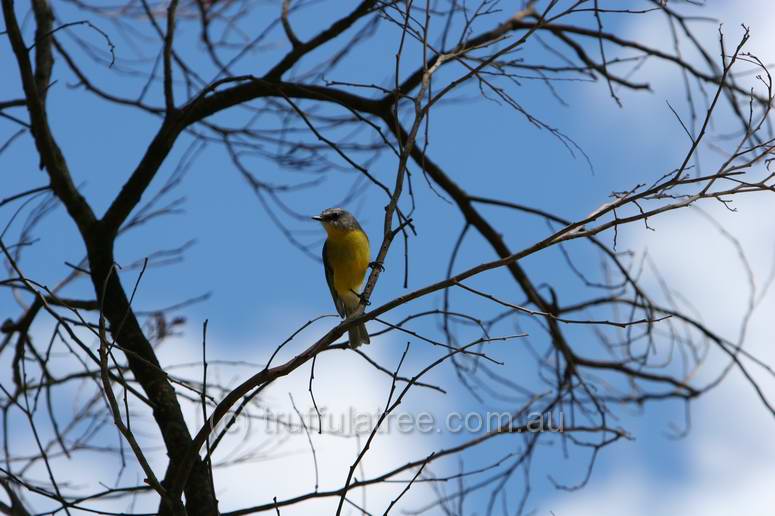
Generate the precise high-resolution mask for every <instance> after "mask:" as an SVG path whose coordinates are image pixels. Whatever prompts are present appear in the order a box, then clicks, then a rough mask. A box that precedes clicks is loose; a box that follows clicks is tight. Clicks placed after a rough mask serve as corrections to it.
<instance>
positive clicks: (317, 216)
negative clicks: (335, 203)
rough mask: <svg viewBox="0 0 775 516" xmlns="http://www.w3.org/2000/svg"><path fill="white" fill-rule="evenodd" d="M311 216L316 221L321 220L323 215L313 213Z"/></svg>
mask: <svg viewBox="0 0 775 516" xmlns="http://www.w3.org/2000/svg"><path fill="white" fill-rule="evenodd" d="M311 218H312V220H317V221H318V222H320V221H321V220H323V217H321V216H320V215H314V216H312V217H311Z"/></svg>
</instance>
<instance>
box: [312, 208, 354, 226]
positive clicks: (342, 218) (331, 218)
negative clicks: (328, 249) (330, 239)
mask: <svg viewBox="0 0 775 516" xmlns="http://www.w3.org/2000/svg"><path fill="white" fill-rule="evenodd" d="M312 218H313V219H314V220H317V221H318V222H320V223H321V224H323V226H329V227H331V228H334V229H339V230H342V231H346V230H353V229H361V225H360V224H358V221H357V220H356V219H355V217H354V216H353V214H352V213H350V212H349V211H347V210H344V209H342V208H328V209H326V210H323V211H322V212H321V213H320V215H315V216H314V217H312Z"/></svg>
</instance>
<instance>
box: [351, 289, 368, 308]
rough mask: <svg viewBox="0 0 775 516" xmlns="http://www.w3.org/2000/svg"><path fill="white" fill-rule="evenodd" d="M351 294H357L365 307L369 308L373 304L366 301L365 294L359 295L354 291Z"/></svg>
mask: <svg viewBox="0 0 775 516" xmlns="http://www.w3.org/2000/svg"><path fill="white" fill-rule="evenodd" d="M350 292H352V293H353V294H355V295H356V296H357V297H358V299H359V300H360V301H361V303H363V306H369V305H370V304H371V301H369V300H368V299H366V297H365V296H364V295H363V294H359V293H357V292H356V291H354V290H350Z"/></svg>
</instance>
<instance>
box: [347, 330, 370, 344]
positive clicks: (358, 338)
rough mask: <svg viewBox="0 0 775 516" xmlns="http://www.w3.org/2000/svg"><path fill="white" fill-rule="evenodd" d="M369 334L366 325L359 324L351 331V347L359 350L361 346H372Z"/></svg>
mask: <svg viewBox="0 0 775 516" xmlns="http://www.w3.org/2000/svg"><path fill="white" fill-rule="evenodd" d="M370 343H371V341H370V340H369V332H368V331H366V326H365V325H364V324H359V325H358V326H356V327H355V328H353V329H351V330H350V347H351V348H357V347H358V346H360V345H361V344H370Z"/></svg>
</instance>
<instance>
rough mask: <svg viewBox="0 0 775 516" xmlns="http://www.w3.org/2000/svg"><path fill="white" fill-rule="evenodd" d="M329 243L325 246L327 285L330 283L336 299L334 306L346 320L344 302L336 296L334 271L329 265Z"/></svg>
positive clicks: (324, 264) (324, 265)
mask: <svg viewBox="0 0 775 516" xmlns="http://www.w3.org/2000/svg"><path fill="white" fill-rule="evenodd" d="M327 246H328V242H326V243H325V244H323V268H325V270H326V283H328V289H329V290H330V291H331V297H332V298H333V299H334V305H336V311H337V312H338V313H339V316H340V317H342V318H344V317H346V314H345V311H344V301H342V300H341V299H340V298H339V296H338V295H336V290H335V289H334V270H333V269H332V268H331V265H330V264H329V263H328V253H327V252H326V251H327Z"/></svg>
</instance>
